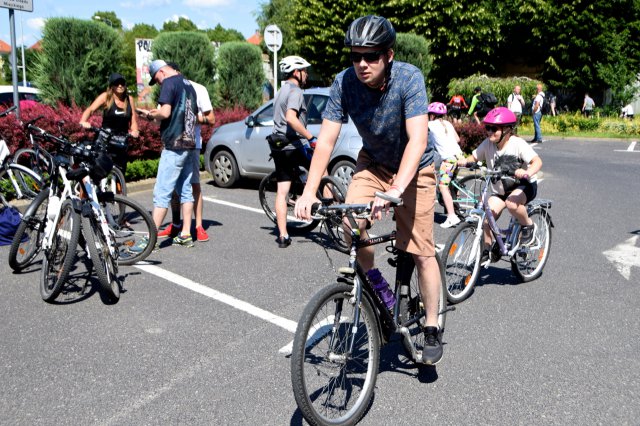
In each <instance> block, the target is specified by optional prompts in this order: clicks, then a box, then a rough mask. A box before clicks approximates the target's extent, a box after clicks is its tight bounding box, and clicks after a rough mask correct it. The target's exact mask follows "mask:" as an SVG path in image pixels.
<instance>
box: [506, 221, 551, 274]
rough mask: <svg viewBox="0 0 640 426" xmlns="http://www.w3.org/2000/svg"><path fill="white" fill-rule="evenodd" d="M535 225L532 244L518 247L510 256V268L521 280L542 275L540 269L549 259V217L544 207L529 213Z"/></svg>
mask: <svg viewBox="0 0 640 426" xmlns="http://www.w3.org/2000/svg"><path fill="white" fill-rule="evenodd" d="M529 217H530V218H531V220H532V221H533V223H535V225H536V234H535V240H534V242H533V244H531V245H530V246H527V247H520V248H519V249H518V251H517V252H516V253H515V254H514V255H513V257H512V258H511V270H512V271H513V273H514V274H515V275H516V276H517V277H518V279H520V281H522V282H529V281H532V280H535V279H536V278H538V277H539V276H540V275H542V269H543V268H544V265H546V264H547V260H548V259H549V250H550V249H551V219H550V218H549V214H548V213H547V211H546V210H544V209H536V210H534V211H533V212H531V213H529Z"/></svg>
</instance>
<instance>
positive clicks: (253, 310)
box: [135, 264, 298, 333]
mask: <svg viewBox="0 0 640 426" xmlns="http://www.w3.org/2000/svg"><path fill="white" fill-rule="evenodd" d="M135 267H136V268H138V269H141V270H143V271H145V272H148V273H150V274H153V275H155V276H157V277H158V278H162V279H163V280H167V281H170V282H172V283H174V284H177V285H179V286H181V287H184V288H186V289H189V290H191V291H195V292H196V293H200V294H202V295H203V296H207V297H209V298H211V299H214V300H217V301H218V302H222V303H224V304H226V305H229V306H231V307H232V308H235V309H238V310H240V311H243V312H246V313H248V314H250V315H253V316H254V317H258V318H260V319H262V320H265V321H267V322H270V323H271V324H275V325H277V326H278V327H281V328H284V329H285V330H287V331H289V332H291V333H293V332H295V331H296V326H297V325H298V324H297V323H296V322H294V321H291V320H288V319H286V318H282V317H279V316H278V315H275V314H272V313H271V312H268V311H265V310H264V309H261V308H258V307H257V306H254V305H252V304H250V303H247V302H244V301H242V300H240V299H236V298H235V297H233V296H229V295H228V294H224V293H222V292H219V291H218V290H214V289H212V288H211V287H207V286H205V285H202V284H198V283H197V282H195V281H191V280H190V279H188V278H185V277H183V276H181V275H178V274H174V273H173V272H171V271H167V270H166V269H162V268H160V267H158V266H155V265H143V264H138V265H135Z"/></svg>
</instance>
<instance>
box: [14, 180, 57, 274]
mask: <svg viewBox="0 0 640 426" xmlns="http://www.w3.org/2000/svg"><path fill="white" fill-rule="evenodd" d="M48 205H49V190H48V188H45V190H43V191H41V192H40V194H38V196H37V197H36V198H35V199H34V200H33V201H32V202H31V205H30V206H29V207H28V208H27V212H29V211H31V212H32V213H31V214H26V215H25V216H23V217H22V221H21V222H20V225H19V226H18V229H17V230H16V233H15V235H14V236H13V240H12V241H11V247H10V249H9V266H10V267H11V269H13V270H14V271H16V272H19V271H21V270H23V269H24V268H26V267H27V266H29V264H30V263H31V262H32V261H33V259H35V257H36V256H37V255H38V253H40V249H41V247H42V237H43V235H44V229H45V225H46V221H47V206H48Z"/></svg>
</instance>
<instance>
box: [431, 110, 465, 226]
mask: <svg viewBox="0 0 640 426" xmlns="http://www.w3.org/2000/svg"><path fill="white" fill-rule="evenodd" d="M428 111H429V134H430V135H431V137H432V138H433V139H432V140H433V144H434V147H435V149H436V151H438V154H439V155H440V158H442V162H441V163H440V169H439V171H438V189H440V194H441V195H442V201H443V202H444V207H445V209H446V211H447V220H445V221H444V223H442V224H440V226H441V227H442V228H451V227H452V226H455V225H457V224H458V223H460V219H459V218H458V215H456V212H455V209H454V208H453V198H452V197H451V191H449V184H450V183H451V178H452V177H453V172H454V171H455V170H456V167H457V164H458V160H459V159H461V158H464V155H463V154H462V150H461V149H460V146H459V145H458V143H459V142H460V136H458V133H457V132H456V129H454V128H453V124H451V123H450V122H449V121H447V120H444V116H445V115H447V107H446V106H445V105H444V104H443V103H442V102H432V103H430V104H429V109H428Z"/></svg>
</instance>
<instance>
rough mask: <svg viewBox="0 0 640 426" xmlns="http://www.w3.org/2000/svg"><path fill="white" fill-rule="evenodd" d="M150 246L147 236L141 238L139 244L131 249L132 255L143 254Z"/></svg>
mask: <svg viewBox="0 0 640 426" xmlns="http://www.w3.org/2000/svg"><path fill="white" fill-rule="evenodd" d="M148 245H149V237H148V236H146V235H145V236H144V237H142V238H140V239H139V240H138V242H137V243H135V244H134V245H132V246H131V247H129V251H130V252H131V253H142V252H143V251H144V249H146V248H147V246H148Z"/></svg>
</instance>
